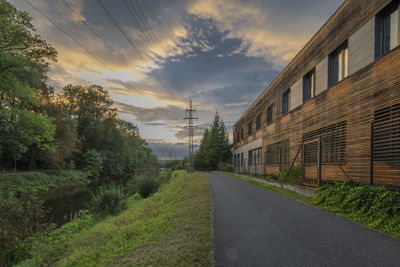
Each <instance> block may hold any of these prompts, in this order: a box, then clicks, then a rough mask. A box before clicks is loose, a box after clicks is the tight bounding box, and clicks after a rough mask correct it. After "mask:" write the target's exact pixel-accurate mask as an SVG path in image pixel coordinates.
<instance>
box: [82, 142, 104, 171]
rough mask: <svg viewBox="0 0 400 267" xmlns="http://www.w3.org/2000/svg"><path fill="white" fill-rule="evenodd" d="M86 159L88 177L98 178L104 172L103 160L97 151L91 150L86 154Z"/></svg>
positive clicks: (85, 168)
mask: <svg viewBox="0 0 400 267" xmlns="http://www.w3.org/2000/svg"><path fill="white" fill-rule="evenodd" d="M83 157H84V164H85V167H84V170H85V172H86V173H87V174H88V176H91V177H94V178H97V177H99V174H100V172H101V170H102V166H103V158H102V156H101V154H100V153H99V152H97V151H96V149H92V150H89V151H88V152H86V153H85V155H84V156H83Z"/></svg>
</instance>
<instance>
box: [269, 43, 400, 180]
mask: <svg viewBox="0 0 400 267" xmlns="http://www.w3.org/2000/svg"><path fill="white" fill-rule="evenodd" d="M399 69H400V47H398V48H396V49H395V50H393V51H392V52H390V53H389V54H387V55H386V56H384V57H382V58H380V59H378V60H377V61H375V62H374V63H373V64H371V65H369V66H367V67H365V68H363V69H361V70H360V71H359V72H357V73H356V74H355V75H353V76H350V77H348V78H346V79H344V80H343V81H341V82H339V83H338V84H336V85H335V86H333V87H331V88H329V89H328V90H326V91H325V92H323V93H321V94H320V95H318V96H316V97H314V98H312V99H311V100H309V101H308V102H306V103H305V104H303V105H302V106H300V107H298V108H296V109H295V110H293V111H291V112H290V113H289V114H287V115H285V116H283V117H281V118H279V119H276V120H275V122H273V123H272V124H270V125H269V126H268V127H266V129H265V130H264V132H263V133H264V135H263V151H266V149H267V146H268V145H269V144H272V143H275V142H279V141H280V140H282V139H289V140H290V160H293V159H294V157H295V153H296V152H297V150H298V148H299V146H301V142H302V140H303V134H305V133H310V132H313V131H317V130H318V129H321V128H324V127H327V126H330V125H333V124H339V125H340V124H341V123H343V122H344V121H347V123H346V129H347V130H346V131H347V133H346V162H345V164H343V165H339V163H338V164H323V165H322V179H323V181H325V182H326V181H343V180H345V179H346V178H347V175H348V176H349V177H352V178H355V179H356V180H358V181H360V182H363V183H369V168H370V140H371V139H370V137H371V134H370V133H371V123H372V122H373V121H374V118H375V111H376V110H381V109H384V108H388V107H390V106H394V105H398V104H400V72H399ZM377 114H379V112H378V113H377ZM300 158H301V157H299V158H298V159H297V161H296V165H301V159H300ZM340 166H341V167H342V168H343V170H344V172H345V173H344V172H343V171H342V169H341V167H340ZM393 168H394V167H393V165H389V164H375V170H374V173H375V175H374V184H382V185H389V186H393V187H400V171H396V170H395V169H393ZM314 169H315V168H314V167H312V166H310V168H307V170H306V172H307V173H308V175H307V178H314V177H311V176H313V175H312V173H313V172H314V171H315V170H314ZM270 171H271V169H269V171H268V173H271V172H270Z"/></svg>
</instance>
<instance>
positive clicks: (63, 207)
mask: <svg viewBox="0 0 400 267" xmlns="http://www.w3.org/2000/svg"><path fill="white" fill-rule="evenodd" d="M93 190H95V188H89V187H86V186H82V187H73V188H64V189H62V190H56V191H52V192H50V193H49V194H48V195H47V196H46V197H45V203H44V206H45V207H46V208H48V209H49V214H48V216H47V218H46V221H47V222H50V223H56V224H57V225H62V224H64V223H67V222H70V221H72V220H73V219H76V218H78V217H79V216H80V215H81V210H84V209H86V207H87V203H88V202H89V201H90V199H91V196H92V194H91V192H92V191H93Z"/></svg>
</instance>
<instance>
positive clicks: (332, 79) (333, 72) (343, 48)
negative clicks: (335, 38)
mask: <svg viewBox="0 0 400 267" xmlns="http://www.w3.org/2000/svg"><path fill="white" fill-rule="evenodd" d="M346 55H347V57H346ZM340 56H342V57H343V58H342V59H341V60H342V62H341V63H342V66H340V64H339V63H340ZM345 59H347V64H346V60H345ZM340 67H341V69H342V72H343V73H340ZM345 70H347V71H345ZM340 75H342V76H343V77H342V79H340ZM347 77H349V43H348V40H346V41H345V42H343V43H342V44H341V45H339V46H338V47H337V48H336V49H335V50H334V51H333V52H332V53H330V54H329V56H328V87H332V86H334V85H336V84H338V83H339V82H341V81H343V80H344V79H346V78H347Z"/></svg>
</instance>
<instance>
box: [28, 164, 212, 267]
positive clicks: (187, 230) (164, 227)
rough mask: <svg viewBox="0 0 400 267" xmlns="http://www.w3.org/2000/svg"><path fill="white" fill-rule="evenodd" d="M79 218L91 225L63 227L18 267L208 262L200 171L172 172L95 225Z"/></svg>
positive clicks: (207, 211) (206, 207) (207, 209)
mask: <svg viewBox="0 0 400 267" xmlns="http://www.w3.org/2000/svg"><path fill="white" fill-rule="evenodd" d="M83 220H89V221H91V222H92V223H90V224H87V225H86V226H87V227H86V226H85V227H78V226H74V225H72V226H71V223H69V224H66V225H65V226H63V227H62V228H61V229H60V230H57V231H55V234H52V235H50V237H49V238H47V240H44V241H42V242H38V244H41V245H40V249H39V250H37V253H36V256H35V257H34V258H33V259H31V260H29V261H26V262H24V263H22V264H21V266H38V265H40V266H41V265H54V266H115V265H132V266H149V265H151V266H210V265H211V264H212V231H211V198H210V191H209V185H208V182H207V179H206V178H205V177H204V176H203V175H202V174H200V173H194V174H191V175H190V176H189V175H188V174H187V173H186V172H184V171H178V172H175V175H174V178H172V179H171V181H170V182H168V183H166V184H164V185H163V186H162V188H161V189H160V190H159V191H158V192H157V193H155V194H154V195H153V196H151V197H149V198H146V199H144V200H137V199H131V200H130V203H129V205H128V208H127V210H125V211H123V212H122V213H121V214H119V215H117V216H114V217H108V218H106V219H105V220H103V221H100V222H93V221H92V220H93V218H91V217H87V218H86V219H83ZM72 224H75V225H76V224H77V222H72ZM78 224H79V223H78ZM65 229H67V230H65ZM68 229H69V230H68Z"/></svg>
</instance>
